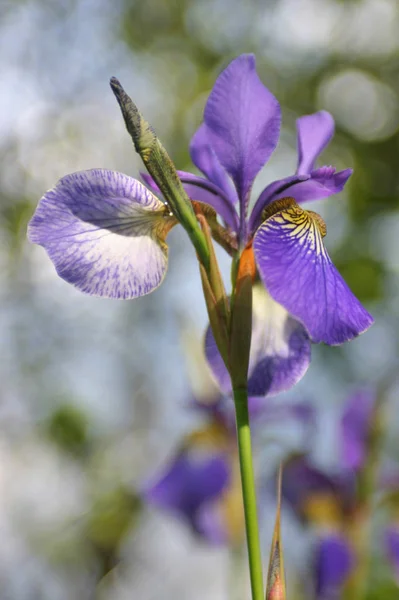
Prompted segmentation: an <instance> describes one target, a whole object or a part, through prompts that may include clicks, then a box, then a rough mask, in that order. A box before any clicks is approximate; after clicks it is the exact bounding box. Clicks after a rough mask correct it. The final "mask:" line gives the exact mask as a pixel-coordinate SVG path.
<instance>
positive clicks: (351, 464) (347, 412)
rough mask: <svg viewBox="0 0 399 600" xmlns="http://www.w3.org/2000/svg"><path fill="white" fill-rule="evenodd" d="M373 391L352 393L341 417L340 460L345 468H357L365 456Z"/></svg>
mask: <svg viewBox="0 0 399 600" xmlns="http://www.w3.org/2000/svg"><path fill="white" fill-rule="evenodd" d="M375 399H376V397H375V393H373V392H372V391H371V390H358V391H357V392H356V393H354V394H352V395H351V396H350V397H349V398H348V400H347V402H346V404H345V408H344V412H343V414H342V417H341V445H340V447H341V461H342V465H343V467H344V468H346V469H352V470H355V471H356V470H358V469H359V468H360V467H361V466H362V465H363V463H364V460H365V457H366V444H367V437H368V433H369V428H370V425H371V418H372V414H373V409H374V404H375Z"/></svg>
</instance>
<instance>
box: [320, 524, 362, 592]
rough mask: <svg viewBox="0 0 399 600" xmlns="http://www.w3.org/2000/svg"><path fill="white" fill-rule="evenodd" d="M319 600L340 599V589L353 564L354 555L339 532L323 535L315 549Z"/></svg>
mask: <svg viewBox="0 0 399 600" xmlns="http://www.w3.org/2000/svg"><path fill="white" fill-rule="evenodd" d="M314 556H315V564H314V565H313V567H314V572H315V573H316V582H315V583H316V585H315V597H316V599H317V600H339V598H341V593H340V590H341V589H342V586H343V584H344V583H345V580H346V578H347V577H348V575H349V573H350V571H351V569H352V566H353V555H352V551H351V549H350V546H349V544H348V542H347V540H346V539H345V537H344V536H342V535H339V534H337V533H330V534H324V535H322V536H321V537H320V538H319V539H318V541H317V544H316V548H315V551H314Z"/></svg>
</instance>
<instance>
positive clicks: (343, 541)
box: [282, 390, 376, 600]
mask: <svg viewBox="0 0 399 600" xmlns="http://www.w3.org/2000/svg"><path fill="white" fill-rule="evenodd" d="M375 399H376V396H375V393H373V392H372V391H371V390H359V391H357V392H355V393H354V394H352V395H351V396H349V397H348V399H347V401H346V402H345V405H344V408H343V412H342V416H341V419H340V422H339V432H338V435H339V439H340V449H341V454H340V456H339V465H338V469H336V470H334V471H332V472H327V471H322V470H321V469H319V468H317V467H316V466H314V465H313V464H312V462H311V461H310V459H309V457H307V456H303V455H302V456H299V457H294V458H293V459H292V460H291V461H289V462H288V464H287V465H286V467H285V468H284V473H283V482H282V497H283V500H284V501H285V502H286V503H288V505H289V506H290V507H291V509H292V510H293V511H294V513H295V514H296V516H297V517H298V518H299V519H300V520H301V521H302V522H304V523H309V524H312V525H313V526H315V527H316V532H317V536H318V537H317V541H316V544H315V546H314V549H313V567H314V578H315V582H316V598H317V599H318V600H334V599H335V598H340V591H341V589H342V586H343V584H344V582H345V580H346V578H347V576H348V575H349V573H350V570H351V568H352V566H353V564H354V557H353V556H352V551H351V544H350V538H349V536H348V532H349V530H350V525H351V523H352V521H353V519H354V518H355V514H356V511H357V508H358V507H357V496H356V492H357V474H358V472H359V470H360V469H361V468H362V467H363V465H364V461H365V460H366V458H367V439H368V435H369V431H370V427H371V425H372V417H373V409H374V404H375Z"/></svg>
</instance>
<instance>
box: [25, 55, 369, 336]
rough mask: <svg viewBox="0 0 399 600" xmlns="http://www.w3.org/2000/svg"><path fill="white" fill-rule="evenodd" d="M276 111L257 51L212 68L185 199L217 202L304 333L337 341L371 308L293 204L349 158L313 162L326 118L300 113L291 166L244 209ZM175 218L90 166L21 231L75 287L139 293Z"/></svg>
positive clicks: (326, 183) (54, 193)
mask: <svg viewBox="0 0 399 600" xmlns="http://www.w3.org/2000/svg"><path fill="white" fill-rule="evenodd" d="M280 121H281V110H280V106H279V103H278V102H277V100H276V98H275V97H274V96H273V95H272V94H271V92H270V91H269V90H268V89H267V88H266V87H265V86H264V85H263V84H262V82H261V81H260V79H259V77H258V75H257V73H256V69H255V58H254V57H253V56H252V55H242V56H239V57H238V58H237V59H235V60H234V61H233V62H232V63H231V64H230V65H229V66H228V67H227V68H226V69H225V70H224V71H223V72H222V73H221V75H220V76H219V77H218V79H217V81H216V83H215V86H214V88H213V90H212V92H211V94H210V96H209V99H208V101H207V104H206V107H205V112H204V123H203V125H202V126H201V127H200V128H199V130H198V131H197V133H196V134H195V135H194V138H193V140H192V143H191V147H190V149H191V156H192V159H193V162H194V164H195V165H196V166H197V167H198V168H199V169H200V170H201V171H202V172H203V173H204V175H205V177H204V178H202V177H197V176H195V175H192V174H189V173H181V178H182V181H183V183H184V185H185V188H186V191H187V193H188V195H189V197H190V198H191V199H194V200H197V201H202V202H204V203H207V204H209V205H211V206H212V207H213V208H214V209H215V210H216V212H217V214H218V215H219V217H220V218H221V219H222V221H223V223H224V225H225V226H226V233H227V235H228V236H230V239H231V240H232V243H233V246H234V247H235V248H237V249H238V251H240V249H242V248H244V247H245V246H248V245H251V244H253V250H254V253H255V258H256V264H257V268H258V270H259V274H260V276H261V279H262V281H263V283H264V285H265V286H266V288H267V290H268V292H269V294H270V295H271V297H272V298H273V299H274V300H275V301H276V302H278V303H279V304H281V305H282V306H283V307H284V308H285V310H286V311H288V312H289V313H290V314H291V315H292V316H293V317H295V319H297V321H298V322H299V323H300V324H301V325H302V326H304V328H305V329H306V331H307V333H308V334H309V336H310V338H311V339H312V341H313V342H321V341H324V342H325V343H327V344H332V345H334V344H340V343H342V342H344V341H347V340H350V339H352V338H354V337H355V336H357V335H358V334H360V333H362V332H363V331H365V330H366V329H367V328H368V327H369V326H370V325H371V323H372V317H371V316H370V315H369V313H368V312H367V311H366V310H365V309H364V308H363V307H362V305H361V304H360V303H359V301H358V300H357V299H356V298H355V296H354V295H353V294H352V292H351V291H350V289H349V288H348V286H347V285H346V283H345V282H344V280H343V279H342V278H341V276H340V275H339V273H338V272H337V270H336V269H335V267H334V265H333V264H332V262H331V260H330V258H329V256H328V254H327V251H326V249H325V247H324V244H323V237H324V235H325V225H324V223H323V222H322V220H321V218H320V217H319V216H318V215H316V214H315V213H313V212H311V211H306V210H304V209H302V207H301V205H302V203H303V202H305V201H308V200H314V199H320V198H325V197H327V196H330V195H332V194H336V193H338V192H340V191H341V190H342V189H343V187H344V185H345V183H346V181H347V179H348V178H349V176H350V174H351V170H350V169H347V170H345V171H341V172H339V173H336V172H335V169H333V168H332V167H321V168H315V161H316V159H317V157H318V155H319V154H320V152H321V151H322V150H323V148H324V147H325V146H326V145H327V144H328V142H329V141H330V139H331V137H332V135H333V130H334V123H333V119H332V117H331V116H330V115H329V114H328V113H327V112H324V111H321V112H318V113H315V114H313V115H309V116H305V117H302V118H300V119H299V120H298V122H297V128H298V166H297V171H296V173H295V174H294V175H290V176H288V177H286V178H285V179H282V180H280V181H275V182H273V183H271V184H270V185H268V186H267V187H266V189H265V190H263V192H262V193H261V194H260V196H259V198H258V199H257V201H256V202H255V204H254V208H253V210H252V212H251V214H250V215H249V216H248V203H249V199H250V193H251V187H252V184H253V181H254V179H255V177H256V175H257V174H258V172H259V171H260V169H261V168H262V167H263V166H264V165H265V163H266V162H267V161H268V160H269V158H270V156H271V154H272V152H273V151H274V149H275V147H276V145H277V142H278V138H279V132H280ZM148 181H149V182H150V184H151V179H148ZM154 190H155V192H156V190H157V188H156V186H155V187H154ZM287 197H288V199H287ZM278 201H279V202H278ZM237 205H238V207H239V210H238V212H237V210H236V206H237ZM176 224H177V220H176V219H175V218H174V217H173V216H171V214H170V212H169V209H168V207H167V206H166V205H165V203H164V202H163V201H162V200H161V199H159V198H158V197H157V196H156V194H153V193H152V192H151V191H150V190H149V189H147V188H146V187H145V186H144V185H143V184H142V183H140V182H139V181H137V180H135V179H133V178H131V177H129V176H127V175H123V174H122V173H117V172H113V171H108V170H104V169H93V170H89V171H82V172H78V173H73V174H70V175H67V176H65V177H63V178H62V179H61V180H60V181H59V182H58V183H57V185H56V186H55V187H54V188H53V189H51V190H49V191H48V192H47V193H46V194H45V195H44V196H43V198H42V199H41V200H40V202H39V205H38V207H37V210H36V212H35V215H34V216H33V218H32V220H31V222H30V224H29V231H28V234H29V238H30V240H31V241H32V242H35V243H37V244H40V245H42V246H43V247H44V248H45V249H46V251H47V253H48V255H49V257H50V259H51V260H52V261H53V263H54V265H55V268H56V270H57V272H58V274H59V275H60V276H61V277H62V278H63V279H65V280H66V281H68V282H69V283H71V284H73V285H74V286H76V287H77V288H79V289H80V290H82V291H83V292H86V293H88V294H94V295H97V296H103V297H107V298H136V297H138V296H143V295H145V294H148V293H149V292H151V291H153V290H154V289H156V288H157V287H158V286H159V285H160V284H161V282H162V280H163V278H164V276H165V273H166V269H167V261H168V249H167V245H166V242H165V239H166V236H167V234H168V232H169V231H170V229H171V228H172V227H173V226H174V225H176Z"/></svg>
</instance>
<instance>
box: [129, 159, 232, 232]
mask: <svg viewBox="0 0 399 600" xmlns="http://www.w3.org/2000/svg"><path fill="white" fill-rule="evenodd" d="M177 173H178V175H179V177H180V180H181V182H182V184H183V187H184V190H185V192H186V194H187V196H188V197H189V198H190V200H196V201H197V202H204V203H205V204H209V206H212V208H214V209H215V210H216V212H217V213H218V215H220V216H221V217H222V219H223V220H224V222H225V223H226V225H228V226H229V227H230V228H231V229H232V230H233V231H234V232H237V231H238V226H239V222H238V214H237V212H236V210H235V209H234V207H233V205H232V203H231V202H230V200H229V199H228V198H227V197H226V196H225V194H224V192H223V190H221V189H220V188H218V187H217V186H216V185H214V184H213V183H211V182H210V181H208V180H207V179H204V177H198V176H197V175H193V174H192V173H186V171H178V172H177ZM140 175H141V178H142V179H143V181H144V182H145V184H146V185H147V186H148V187H149V188H150V189H151V190H152V191H153V192H154V193H155V194H160V193H161V191H160V189H159V187H158V186H157V184H156V183H155V181H154V180H153V178H152V177H151V175H148V173H140Z"/></svg>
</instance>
